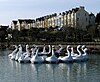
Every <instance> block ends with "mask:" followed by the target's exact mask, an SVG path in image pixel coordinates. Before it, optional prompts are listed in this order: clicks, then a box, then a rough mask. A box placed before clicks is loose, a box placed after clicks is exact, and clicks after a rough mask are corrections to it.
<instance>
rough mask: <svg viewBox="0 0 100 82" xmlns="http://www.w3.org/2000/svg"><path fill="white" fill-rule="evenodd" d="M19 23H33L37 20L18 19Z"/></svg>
mask: <svg viewBox="0 0 100 82" xmlns="http://www.w3.org/2000/svg"><path fill="white" fill-rule="evenodd" d="M18 21H19V22H20V23H22V22H26V23H33V22H34V21H35V20H34V19H18Z"/></svg>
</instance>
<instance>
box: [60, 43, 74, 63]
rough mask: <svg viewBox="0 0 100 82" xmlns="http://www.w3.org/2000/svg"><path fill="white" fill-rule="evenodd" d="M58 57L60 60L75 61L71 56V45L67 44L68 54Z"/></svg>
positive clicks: (65, 61)
mask: <svg viewBox="0 0 100 82" xmlns="http://www.w3.org/2000/svg"><path fill="white" fill-rule="evenodd" d="M58 59H59V62H64V63H71V62H73V58H72V56H71V49H70V45H68V46H67V56H64V57H59V58H58Z"/></svg>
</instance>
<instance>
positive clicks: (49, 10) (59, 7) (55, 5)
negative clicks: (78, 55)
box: [0, 0, 100, 25]
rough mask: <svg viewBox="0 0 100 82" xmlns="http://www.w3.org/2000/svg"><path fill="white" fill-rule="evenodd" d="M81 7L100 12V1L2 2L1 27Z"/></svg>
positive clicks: (19, 0) (6, 0)
mask: <svg viewBox="0 0 100 82" xmlns="http://www.w3.org/2000/svg"><path fill="white" fill-rule="evenodd" d="M79 6H84V7H85V9H86V10H87V11H88V12H93V13H94V14H96V13H98V12H100V0H0V25H10V23H11V21H12V20H15V19H20V18H31V19H35V18H37V17H41V16H45V15H47V14H53V13H60V12H63V11H67V10H70V9H72V8H76V7H79Z"/></svg>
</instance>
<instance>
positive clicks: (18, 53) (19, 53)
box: [15, 45, 23, 61]
mask: <svg viewBox="0 0 100 82" xmlns="http://www.w3.org/2000/svg"><path fill="white" fill-rule="evenodd" d="M18 49H19V51H18V52H17V54H16V57H15V60H16V61H18V59H19V57H21V55H22V54H23V51H22V46H21V45H19V48H18Z"/></svg>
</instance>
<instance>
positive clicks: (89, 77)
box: [0, 51, 100, 82]
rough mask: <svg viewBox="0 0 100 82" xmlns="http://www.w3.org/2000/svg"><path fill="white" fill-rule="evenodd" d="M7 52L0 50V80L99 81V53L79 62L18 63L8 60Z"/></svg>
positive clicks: (3, 81) (44, 81)
mask: <svg viewBox="0 0 100 82" xmlns="http://www.w3.org/2000/svg"><path fill="white" fill-rule="evenodd" d="M7 53H8V52H7ZM7 53H6V51H5V52H4V51H2V52H0V65H1V66H0V82H23V81H24V82H99V81H100V69H99V68H100V55H92V56H90V57H89V58H90V60H89V61H88V62H81V63H72V64H66V63H59V64H22V63H21V64H20V63H18V62H16V61H12V60H10V59H9V58H8V55H7ZM3 54H4V55H3ZM9 78H10V79H9Z"/></svg>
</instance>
